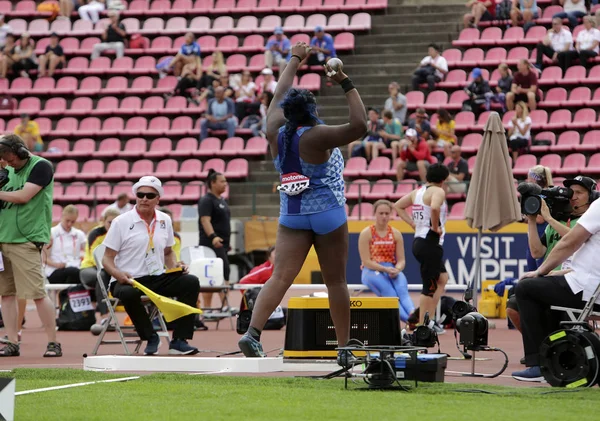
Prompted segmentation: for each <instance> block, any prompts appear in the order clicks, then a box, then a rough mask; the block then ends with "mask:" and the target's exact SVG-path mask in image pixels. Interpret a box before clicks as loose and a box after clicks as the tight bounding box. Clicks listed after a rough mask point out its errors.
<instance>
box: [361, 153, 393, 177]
mask: <svg viewBox="0 0 600 421" xmlns="http://www.w3.org/2000/svg"><path fill="white" fill-rule="evenodd" d="M390 165H391V162H390V158H388V157H386V156H379V157H377V158H374V159H372V160H371V162H370V163H369V166H368V168H367V169H366V170H364V171H361V173H360V175H361V176H364V177H383V175H384V174H386V173H387V172H388V171H389V170H390Z"/></svg>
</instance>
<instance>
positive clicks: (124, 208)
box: [102, 193, 133, 217]
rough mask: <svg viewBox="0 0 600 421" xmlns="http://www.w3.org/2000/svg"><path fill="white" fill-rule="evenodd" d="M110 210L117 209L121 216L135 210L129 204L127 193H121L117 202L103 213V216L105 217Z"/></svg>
mask: <svg viewBox="0 0 600 421" xmlns="http://www.w3.org/2000/svg"><path fill="white" fill-rule="evenodd" d="M109 209H116V210H118V211H119V214H122V213H125V212H129V211H130V210H131V209H133V205H132V204H131V203H130V202H129V195H128V194H127V193H119V195H118V196H117V201H116V202H114V203H112V204H110V205H108V206H107V207H106V208H105V209H104V211H103V212H102V216H103V217H105V216H106V215H107V212H108V210H109Z"/></svg>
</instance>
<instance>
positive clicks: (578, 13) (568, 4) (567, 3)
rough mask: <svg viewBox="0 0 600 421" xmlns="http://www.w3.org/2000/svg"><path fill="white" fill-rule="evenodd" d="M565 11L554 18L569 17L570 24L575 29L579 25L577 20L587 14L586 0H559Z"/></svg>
mask: <svg viewBox="0 0 600 421" xmlns="http://www.w3.org/2000/svg"><path fill="white" fill-rule="evenodd" d="M559 3H560V4H561V5H562V7H563V11H562V12H559V13H557V14H555V15H554V16H552V19H554V18H560V19H565V18H566V19H569V26H570V27H571V29H574V28H575V27H576V26H577V20H578V19H580V18H582V17H584V16H585V15H587V9H586V7H585V0H559Z"/></svg>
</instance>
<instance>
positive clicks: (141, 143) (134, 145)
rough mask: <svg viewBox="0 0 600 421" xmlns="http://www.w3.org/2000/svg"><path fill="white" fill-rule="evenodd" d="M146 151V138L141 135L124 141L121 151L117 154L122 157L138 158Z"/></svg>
mask: <svg viewBox="0 0 600 421" xmlns="http://www.w3.org/2000/svg"><path fill="white" fill-rule="evenodd" d="M145 152H146V140H145V139H142V138H141V137H134V138H132V139H129V140H128V141H127V143H125V147H124V148H123V151H121V153H120V154H119V156H120V157H123V158H139V157H141V156H143V155H144V153H145Z"/></svg>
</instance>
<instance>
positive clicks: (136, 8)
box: [121, 0, 148, 16]
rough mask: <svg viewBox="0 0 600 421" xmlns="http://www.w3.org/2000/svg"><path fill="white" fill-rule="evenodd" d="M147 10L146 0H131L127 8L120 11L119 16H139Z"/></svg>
mask: <svg viewBox="0 0 600 421" xmlns="http://www.w3.org/2000/svg"><path fill="white" fill-rule="evenodd" d="M147 10H148V0H132V1H131V2H129V6H127V10H123V11H121V16H140V15H143V14H144V12H145V11H147Z"/></svg>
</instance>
